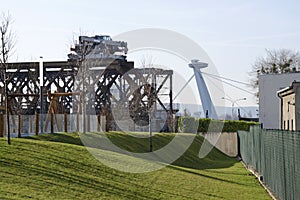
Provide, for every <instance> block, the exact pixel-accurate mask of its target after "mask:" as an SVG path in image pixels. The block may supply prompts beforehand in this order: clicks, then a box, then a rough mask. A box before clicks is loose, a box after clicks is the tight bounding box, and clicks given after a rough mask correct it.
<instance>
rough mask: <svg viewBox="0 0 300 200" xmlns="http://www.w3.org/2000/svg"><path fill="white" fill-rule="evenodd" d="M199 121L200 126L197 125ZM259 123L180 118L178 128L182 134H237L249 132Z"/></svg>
mask: <svg viewBox="0 0 300 200" xmlns="http://www.w3.org/2000/svg"><path fill="white" fill-rule="evenodd" d="M197 121H198V124H197ZM257 124H258V123H257V122H248V121H235V120H225V121H221V120H212V119H206V118H201V119H195V118H194V117H180V118H179V120H178V127H179V130H180V131H181V132H185V133H196V130H197V132H203V133H205V132H208V131H209V132H220V130H222V132H237V131H238V130H241V131H249V129H250V126H251V125H257ZM197 126H198V127H197Z"/></svg>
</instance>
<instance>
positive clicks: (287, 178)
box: [238, 126, 300, 200]
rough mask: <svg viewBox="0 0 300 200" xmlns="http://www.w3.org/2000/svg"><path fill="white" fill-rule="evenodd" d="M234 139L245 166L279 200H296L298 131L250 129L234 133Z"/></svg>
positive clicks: (299, 178)
mask: <svg viewBox="0 0 300 200" xmlns="http://www.w3.org/2000/svg"><path fill="white" fill-rule="evenodd" d="M238 137H239V151H240V156H241V158H242V160H243V161H244V162H245V164H246V165H247V166H248V167H251V168H254V170H256V171H257V172H258V173H259V174H260V175H261V176H262V179H263V182H264V183H265V184H266V185H267V186H268V187H269V188H270V189H271V190H272V191H273V192H274V193H276V194H277V196H278V197H279V198H280V199H291V200H294V199H300V171H299V170H300V132H292V131H281V130H265V129H261V128H260V126H252V127H251V128H250V131H249V132H247V131H238Z"/></svg>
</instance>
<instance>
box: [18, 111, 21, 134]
mask: <svg viewBox="0 0 300 200" xmlns="http://www.w3.org/2000/svg"><path fill="white" fill-rule="evenodd" d="M20 137H21V115H20V113H19V114H18V138H20Z"/></svg>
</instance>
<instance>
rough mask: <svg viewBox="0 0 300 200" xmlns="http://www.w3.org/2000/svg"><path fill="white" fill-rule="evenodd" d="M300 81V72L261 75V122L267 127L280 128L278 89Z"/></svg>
mask: <svg viewBox="0 0 300 200" xmlns="http://www.w3.org/2000/svg"><path fill="white" fill-rule="evenodd" d="M294 80H297V81H300V73H289V74H265V75H260V76H259V122H260V123H263V127H264V128H266V129H280V127H281V126H280V120H281V119H280V116H281V113H280V112H281V111H280V98H279V97H278V96H277V91H278V90H280V89H282V88H285V87H289V86H291V85H292V82H293V81H294Z"/></svg>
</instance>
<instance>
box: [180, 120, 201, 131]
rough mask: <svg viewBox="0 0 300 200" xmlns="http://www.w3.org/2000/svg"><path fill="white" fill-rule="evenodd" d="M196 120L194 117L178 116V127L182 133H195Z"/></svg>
mask: <svg viewBox="0 0 300 200" xmlns="http://www.w3.org/2000/svg"><path fill="white" fill-rule="evenodd" d="M197 128H198V121H197V119H195V118H194V117H180V118H179V120H178V129H179V131H180V132H184V133H197Z"/></svg>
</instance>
